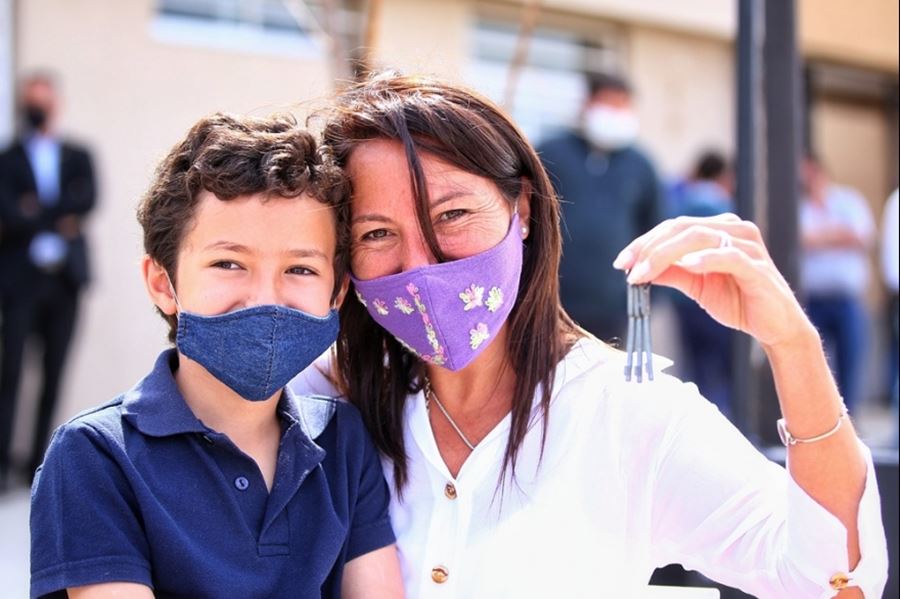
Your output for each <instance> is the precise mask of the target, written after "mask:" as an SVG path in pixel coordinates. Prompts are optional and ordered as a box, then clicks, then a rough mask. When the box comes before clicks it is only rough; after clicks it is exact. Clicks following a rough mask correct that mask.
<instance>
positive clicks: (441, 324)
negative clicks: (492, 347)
mask: <svg viewBox="0 0 900 599" xmlns="http://www.w3.org/2000/svg"><path fill="white" fill-rule="evenodd" d="M518 224H519V217H518V215H515V216H513V220H512V225H511V226H510V228H509V231H508V232H507V234H506V237H505V238H504V239H503V241H501V242H500V243H498V244H497V245H495V246H494V247H492V248H491V249H489V250H487V251H485V252H482V253H480V254H476V255H474V256H470V257H468V258H463V259H461V260H454V261H453V262H444V263H442V264H429V265H426V266H420V267H418V268H414V269H412V270H408V271H406V272H401V273H399V274H396V275H388V276H386V277H379V278H377V279H370V280H368V281H360V280H359V279H357V278H355V277H351V278H352V280H353V284H354V286H355V287H356V296H357V297H358V298H359V301H361V302H362V304H363V305H364V306H365V307H366V309H367V310H368V311H369V314H371V315H372V318H374V319H375V321H376V322H377V323H378V324H380V325H381V326H383V327H384V328H385V329H387V331H388V332H389V333H391V334H392V335H393V336H394V337H395V338H396V339H397V340H398V341H399V342H400V343H402V344H403V345H404V346H406V348H407V349H409V350H410V351H411V352H413V353H414V354H416V355H417V356H418V357H419V358H421V359H422V360H424V361H425V362H428V363H429V364H435V365H436V366H443V367H444V368H447V369H449V370H460V369H461V368H464V367H465V366H466V365H467V364H469V362H471V361H472V360H474V359H475V357H476V356H478V354H480V353H481V352H482V350H484V348H485V347H487V346H488V345H489V344H490V343H491V341H493V339H494V336H495V335H496V334H497V332H498V331H499V330H500V327H502V326H503V323H504V322H506V319H507V317H508V316H509V313H510V311H511V310H512V307H513V304H515V302H516V295H517V294H518V291H519V275H520V274H521V272H522V240H521V238H520V237H519V227H518Z"/></svg>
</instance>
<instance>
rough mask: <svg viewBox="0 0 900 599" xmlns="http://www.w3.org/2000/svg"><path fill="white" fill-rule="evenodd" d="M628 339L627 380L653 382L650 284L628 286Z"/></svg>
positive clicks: (626, 346)
mask: <svg viewBox="0 0 900 599" xmlns="http://www.w3.org/2000/svg"><path fill="white" fill-rule="evenodd" d="M627 300H628V301H627V304H628V337H627V339H626V341H625V380H626V381H629V382H630V381H631V379H632V377H633V378H634V379H635V380H636V381H637V382H638V383H641V382H643V380H644V375H645V374H646V376H647V380H648V381H652V380H653V351H652V342H651V338H650V284H649V283H645V284H642V285H629V286H628V298H627Z"/></svg>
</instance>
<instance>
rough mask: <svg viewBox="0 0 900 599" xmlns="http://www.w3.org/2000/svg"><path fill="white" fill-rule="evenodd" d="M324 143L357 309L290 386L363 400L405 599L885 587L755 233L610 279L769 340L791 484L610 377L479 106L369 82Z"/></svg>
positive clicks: (350, 308) (676, 243) (728, 218)
mask: <svg viewBox="0 0 900 599" xmlns="http://www.w3.org/2000/svg"><path fill="white" fill-rule="evenodd" d="M323 135H324V143H325V145H326V148H327V149H328V150H329V151H331V152H333V153H334V156H335V158H336V159H337V161H338V162H339V163H340V164H342V165H343V166H344V167H345V168H346V170H347V172H348V173H349V175H350V178H351V182H352V188H353V190H352V198H351V200H350V202H349V205H348V206H347V214H346V215H344V217H345V219H346V222H348V223H349V243H350V256H351V258H350V263H351V271H352V275H353V279H352V281H353V287H354V290H355V291H356V293H357V296H358V298H359V300H360V301H354V300H348V301H346V302H344V305H343V307H342V308H341V322H342V331H341V335H340V338H339V340H338V343H337V346H336V351H335V354H334V355H333V356H332V355H329V354H326V355H325V356H323V357H322V359H321V360H320V362H319V364H318V367H317V368H312V369H309V370H307V371H306V372H304V373H303V374H301V375H300V377H298V378H297V379H295V380H294V381H293V382H292V383H291V385H292V386H293V387H294V388H295V389H299V390H303V391H304V392H319V393H333V392H335V391H340V392H342V393H344V394H345V395H346V396H347V397H348V398H349V400H350V401H352V402H353V403H354V404H355V405H357V406H358V407H359V408H360V410H361V412H362V414H363V417H364V419H365V421H366V423H367V426H368V427H369V429H370V431H371V433H372V436H373V438H374V439H375V442H376V445H378V446H379V449H380V450H381V452H382V454H383V464H384V468H385V473H386V475H387V477H388V481H389V483H390V485H391V487H392V506H391V518H392V523H393V526H394V528H395V532H396V534H397V538H398V545H399V549H400V554H401V563H402V569H403V575H404V585H405V590H406V593H407V595H408V596H409V597H411V598H413V599H416V598H422V599H425V598H429V599H430V598H441V597H447V598H451V597H452V598H454V599H464V598H485V599H488V598H489V599H502V598H516V599H519V598H523V597H525V598H532V597H533V598H544V597H566V598H581V597H617V598H619V597H641V596H643V594H644V592H646V585H647V582H648V580H649V577H650V575H651V573H652V572H653V570H654V568H655V567H657V566H662V565H665V564H668V563H672V562H678V563H681V564H683V565H685V566H686V567H688V568H692V569H697V570H699V571H701V572H703V573H704V574H706V575H707V576H709V577H710V578H713V579H715V580H718V581H721V582H723V583H726V584H730V585H732V586H736V587H740V588H742V589H744V590H745V591H747V592H749V593H753V594H755V595H757V596H760V597H791V598H802V597H831V596H839V597H861V596H866V597H870V598H876V597H880V595H881V589H883V587H884V585H885V581H886V576H887V555H886V544H885V538H884V530H883V527H882V523H881V515H880V506H879V497H878V490H877V486H876V484H875V475H874V469H873V466H872V461H871V456H870V454H869V452H868V450H867V449H866V448H865V446H864V445H862V443H861V442H860V441H859V439H858V438H857V436H856V433H855V431H854V427H853V425H852V423H851V422H850V420H849V418H848V417H847V416H846V413H845V411H844V409H843V406H842V404H841V399H840V396H839V394H838V391H837V388H836V387H835V384H834V381H833V379H832V377H831V375H830V373H829V370H828V365H827V363H826V360H825V355H824V353H823V351H822V347H821V342H820V339H819V337H818V335H817V334H816V331H815V329H814V328H813V327H812V325H811V324H810V323H809V321H808V320H807V318H806V316H805V314H804V312H803V310H802V308H801V307H800V306H799V304H798V303H797V301H796V300H795V299H794V296H793V294H792V293H791V290H790V288H789V287H788V285H787V284H786V283H785V281H784V279H783V278H782V277H781V276H780V274H779V273H778V272H777V270H776V269H775V267H774V266H773V263H772V260H771V259H770V258H769V256H768V253H767V251H766V248H765V247H764V245H763V242H762V239H761V236H760V232H759V230H758V229H757V228H756V226H754V225H753V224H752V223H750V222H746V221H742V220H740V219H739V218H737V217H736V216H734V215H721V216H715V217H711V218H682V219H678V220H674V221H666V222H664V223H662V224H660V225H658V226H657V227H656V228H654V229H652V230H651V231H649V232H648V233H647V234H645V235H644V236H642V237H640V238H638V239H636V240H635V241H633V242H632V243H631V244H630V245H629V246H628V247H626V248H625V249H624V250H623V252H622V253H621V254H620V255H619V257H618V258H617V260H616V262H615V266H616V267H617V268H619V269H622V270H624V271H626V272H629V273H630V274H629V275H628V276H629V281H630V282H632V283H642V282H651V281H652V282H653V283H655V284H663V285H669V286H672V287H675V288H677V289H680V290H681V291H683V292H685V293H686V294H688V295H689V296H691V297H692V298H694V300H695V301H697V302H698V303H699V304H700V305H701V306H703V307H704V308H705V309H706V310H707V311H708V312H709V313H710V314H711V315H712V316H713V317H715V318H716V319H717V320H719V321H720V322H722V323H723V324H726V325H728V326H731V327H735V328H739V329H741V330H743V331H746V332H747V333H749V334H751V335H752V336H754V337H755V338H756V339H757V340H758V341H759V342H760V343H761V344H762V346H763V347H764V348H765V350H766V353H767V355H768V357H769V360H770V362H771V364H772V368H773V371H774V374H775V379H776V382H777V387H778V395H779V401H780V404H781V410H782V413H783V415H784V425H783V429H782V430H783V434H784V435H785V438H786V439H787V440H788V441H791V442H792V443H790V445H789V447H788V450H787V451H788V469H787V470H785V469H784V468H782V467H780V466H778V465H776V464H774V463H772V462H770V461H768V460H767V459H766V458H765V457H763V456H762V455H761V454H760V453H758V452H757V451H756V449H754V447H753V446H752V445H751V444H750V443H749V442H747V441H746V440H745V439H744V438H743V437H742V436H741V435H740V433H739V432H738V431H737V430H736V429H735V428H734V427H733V426H732V425H731V424H730V423H729V422H728V421H727V420H726V419H725V418H724V417H723V416H722V415H721V414H720V413H719V412H718V411H717V410H716V409H715V407H714V406H712V404H710V403H709V402H707V401H706V400H704V399H703V398H702V397H701V396H700V395H699V393H698V392H697V390H696V387H694V386H693V385H690V384H684V383H681V382H680V381H678V380H676V379H675V378H673V377H671V376H668V375H665V374H663V373H659V372H657V373H656V377H655V381H654V382H652V383H647V382H645V383H641V384H638V383H635V382H631V383H626V382H625V380H624V376H623V370H622V368H623V365H624V359H623V356H622V354H621V352H618V351H616V350H614V349H612V348H610V347H608V346H606V345H605V344H603V343H601V342H600V341H598V340H597V339H596V338H594V337H592V336H590V335H589V334H587V333H586V332H584V331H583V330H581V329H579V328H578V327H577V326H576V325H575V324H574V323H573V322H572V320H571V319H570V318H569V317H568V316H567V315H566V313H565V312H564V311H563V310H562V308H561V307H560V303H559V291H558V289H559V287H558V264H559V257H560V247H561V243H560V240H561V231H560V226H559V216H558V211H559V205H558V199H557V197H556V196H555V194H554V193H553V190H552V187H551V185H550V182H549V180H548V177H547V175H546V173H545V171H544V169H543V167H542V166H541V163H540V161H539V159H538V157H537V155H536V154H535V152H534V150H533V149H532V147H531V146H530V145H529V143H528V142H527V141H526V140H525V139H524V137H523V136H522V134H521V132H520V131H519V130H518V129H517V128H516V126H515V125H514V124H513V123H512V122H511V121H510V120H509V119H508V117H506V116H504V115H503V113H502V112H501V111H500V109H499V108H497V107H496V106H495V105H494V104H492V103H491V102H490V101H489V100H486V99H484V98H483V97H481V96H479V95H478V94H476V93H475V92H471V91H467V90H465V89H463V88H461V87H458V86H456V85H453V84H449V83H445V82H441V81H439V80H434V79H430V78H425V77H405V76H401V75H396V74H390V73H384V74H379V75H376V76H373V77H372V78H370V79H369V80H368V81H366V82H364V83H361V84H359V85H357V86H355V87H352V88H350V89H348V90H346V91H345V92H343V93H342V94H341V95H339V96H338V98H337V99H336V102H335V108H334V110H333V111H331V112H329V113H327V116H326V120H325V127H324V131H323ZM498 315H499V316H498ZM657 365H659V362H657ZM773 425H774V423H773Z"/></svg>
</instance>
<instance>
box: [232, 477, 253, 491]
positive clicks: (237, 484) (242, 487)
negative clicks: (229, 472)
mask: <svg viewBox="0 0 900 599" xmlns="http://www.w3.org/2000/svg"><path fill="white" fill-rule="evenodd" d="M249 487H250V481H249V480H247V478H246V477H244V476H239V477H237V478H236V479H234V488H235V489H237V490H238V491H246V490H247V489H248V488H249Z"/></svg>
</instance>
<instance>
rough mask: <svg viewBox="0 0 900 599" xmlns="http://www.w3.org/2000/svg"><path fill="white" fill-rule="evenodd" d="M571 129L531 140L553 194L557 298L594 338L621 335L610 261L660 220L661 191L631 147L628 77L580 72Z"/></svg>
mask: <svg viewBox="0 0 900 599" xmlns="http://www.w3.org/2000/svg"><path fill="white" fill-rule="evenodd" d="M587 83H588V96H587V99H586V101H585V104H584V108H583V112H582V115H581V127H580V129H578V130H571V131H563V132H561V133H560V134H558V135H557V136H555V137H552V138H550V139H548V140H547V141H546V142H544V143H542V144H541V145H540V146H538V148H537V150H538V154H539V155H540V157H541V161H542V162H543V164H544V168H546V169H547V171H548V173H549V174H550V179H551V181H552V182H553V185H554V188H555V190H556V192H557V194H559V196H560V200H561V202H560V207H561V210H562V220H563V222H562V227H563V258H562V262H561V263H560V271H559V276H560V281H559V282H560V293H561V296H562V303H563V306H564V307H565V309H566V311H567V312H568V313H569V315H570V316H572V319H573V320H574V321H575V322H577V323H578V324H579V325H581V326H582V327H584V328H585V329H587V330H588V331H590V332H591V333H593V334H594V335H595V336H597V337H598V338H600V339H603V340H606V341H609V340H611V339H613V338H620V339H622V338H624V334H625V328H626V325H627V322H628V316H627V311H626V306H625V299H626V297H627V294H626V293H625V279H624V278H623V277H622V276H621V275H618V274H616V273H615V271H614V270H613V268H612V267H611V266H610V264H612V261H613V259H614V258H615V257H616V254H617V253H618V251H619V250H620V249H621V248H623V247H625V245H627V244H628V242H630V241H631V240H632V239H634V238H635V237H637V236H639V235H641V234H642V233H645V232H646V231H648V230H650V228H651V227H653V226H654V225H656V224H657V223H658V222H659V221H661V220H662V211H663V205H662V202H663V195H662V191H661V187H660V183H659V180H658V179H657V175H656V171H655V169H654V167H653V164H652V163H651V161H650V159H649V158H648V157H647V156H646V155H645V154H644V153H643V152H642V151H641V150H640V149H639V148H637V147H636V146H635V141H636V138H637V134H638V120H637V116H636V115H635V113H634V107H633V105H632V94H631V88H630V86H629V84H628V82H627V81H626V80H625V79H623V78H621V77H618V76H615V75H610V74H589V75H588V76H587Z"/></svg>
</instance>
